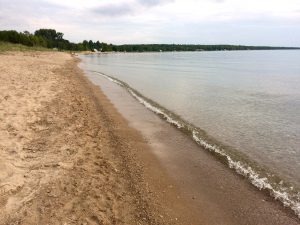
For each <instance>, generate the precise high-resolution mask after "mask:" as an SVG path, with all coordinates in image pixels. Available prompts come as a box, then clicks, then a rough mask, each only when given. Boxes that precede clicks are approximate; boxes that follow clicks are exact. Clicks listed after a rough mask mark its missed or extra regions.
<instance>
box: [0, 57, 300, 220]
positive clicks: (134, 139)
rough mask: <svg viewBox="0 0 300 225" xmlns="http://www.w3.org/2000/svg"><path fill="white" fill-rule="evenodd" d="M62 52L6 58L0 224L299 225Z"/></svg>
mask: <svg viewBox="0 0 300 225" xmlns="http://www.w3.org/2000/svg"><path fill="white" fill-rule="evenodd" d="M77 63H78V59H76V58H73V57H71V56H70V55H69V54H66V53H58V52H42V53H41V52H30V53H29V52H23V53H21V52H6V53H4V54H1V55H0V80H1V85H0V224H1V225H2V224H183V225H184V224H251V225H252V224H289V225H293V224H299V220H298V219H297V218H296V217H295V216H294V215H293V214H292V213H291V212H290V211H288V210H286V209H284V208H283V207H282V206H281V205H280V203H276V202H274V201H273V200H272V199H271V198H270V197H267V195H264V194H263V193H261V192H258V191H257V190H256V189H254V188H253V187H252V186H251V185H249V184H248V183H247V182H246V181H245V180H243V179H242V178H241V177H239V176H237V175H235V174H234V173H232V172H231V171H230V170H228V169H227V168H226V167H225V166H224V165H223V164H221V163H220V162H218V161H217V160H215V159H214V158H213V157H212V156H211V155H210V154H207V153H206V152H205V151H199V147H198V146H196V145H195V144H194V143H193V142H191V141H190V140H188V139H187V137H186V136H184V135H183V134H181V133H180V132H178V131H177V130H176V129H174V128H173V127H171V126H170V125H168V124H166V123H165V122H164V121H162V120H160V119H159V118H158V117H156V115H154V114H153V113H151V112H149V111H147V110H146V109H145V108H143V107H142V106H141V105H139V104H138V103H137V102H136V101H135V100H134V99H132V98H131V97H130V96H129V95H127V93H126V92H124V90H122V89H120V88H118V86H115V85H112V84H111V83H109V82H106V81H105V80H101V88H102V89H103V90H104V92H105V94H106V95H107V96H106V95H104V94H103V93H102V91H101V90H100V89H99V87H98V86H95V85H93V84H92V83H91V82H89V81H88V80H87V79H86V78H85V76H84V75H83V72H82V71H81V70H80V69H79V68H78V67H77Z"/></svg>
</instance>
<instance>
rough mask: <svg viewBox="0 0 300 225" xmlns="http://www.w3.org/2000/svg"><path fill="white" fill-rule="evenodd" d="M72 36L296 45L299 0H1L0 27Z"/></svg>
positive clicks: (118, 40) (74, 38)
mask: <svg viewBox="0 0 300 225" xmlns="http://www.w3.org/2000/svg"><path fill="white" fill-rule="evenodd" d="M39 28H52V29H56V30H57V31H60V32H62V33H64V38H65V39H68V40H70V41H73V42H80V41H82V40H84V39H86V40H93V41H96V40H99V41H103V42H108V43H113V44H140V43H167V44H173V43H174V44H241V45H268V46H298V47H300V0H0V30H11V29H13V30H17V31H25V30H27V31H30V32H34V31H35V30H37V29H39Z"/></svg>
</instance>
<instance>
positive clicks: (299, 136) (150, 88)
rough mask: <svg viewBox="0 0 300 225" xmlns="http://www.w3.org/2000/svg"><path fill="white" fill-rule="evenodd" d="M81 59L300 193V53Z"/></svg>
mask: <svg viewBox="0 0 300 225" xmlns="http://www.w3.org/2000/svg"><path fill="white" fill-rule="evenodd" d="M80 57H81V59H82V60H83V64H82V65H83V67H84V68H85V69H88V70H93V71H99V72H103V73H105V74H107V75H110V76H112V77H115V78H118V79H120V80H122V81H124V82H126V83H128V84H129V85H130V86H131V87H133V88H134V89H136V90H137V91H139V92H140V93H141V94H143V95H144V96H146V97H148V98H150V99H152V100H154V101H156V102H157V103H159V104H160V105H162V106H164V107H165V108H167V109H169V110H171V111H173V112H174V113H176V114H177V115H179V116H181V117H182V118H183V119H185V120H186V121H188V122H190V123H192V124H194V125H195V126H197V127H199V128H201V129H203V130H204V131H206V132H207V133H208V134H209V135H210V136H212V137H214V138H215V139H216V140H218V141H219V142H221V143H223V144H224V145H227V146H230V147H232V148H234V149H237V150H238V151H240V152H242V153H244V154H245V155H247V156H248V157H249V158H251V159H253V160H254V161H256V162H258V163H259V164H261V165H263V166H265V167H267V168H269V169H270V170H271V171H275V172H276V173H277V174H278V175H280V177H282V178H283V179H285V180H288V181H292V182H293V183H294V184H296V186H298V187H300V51H296V50H294V51H232V52H225V51H223V52H180V53H179V52H174V53H127V54H124V53H119V54H101V55H82V56H80Z"/></svg>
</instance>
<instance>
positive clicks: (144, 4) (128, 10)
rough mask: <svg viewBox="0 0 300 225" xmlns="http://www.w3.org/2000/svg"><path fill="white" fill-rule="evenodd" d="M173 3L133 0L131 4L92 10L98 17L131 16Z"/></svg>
mask: <svg viewBox="0 0 300 225" xmlns="http://www.w3.org/2000/svg"><path fill="white" fill-rule="evenodd" d="M170 2H174V0H135V2H133V3H131V4H126V3H120V4H107V5H102V6H99V7H98V8H96V9H93V12H94V13H96V14H98V15H100V16H108V17H116V16H126V15H133V14H136V13H138V12H140V11H141V10H144V9H148V8H152V7H155V6H159V5H163V4H166V3H170Z"/></svg>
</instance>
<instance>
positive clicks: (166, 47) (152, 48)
mask: <svg viewBox="0 0 300 225" xmlns="http://www.w3.org/2000/svg"><path fill="white" fill-rule="evenodd" d="M112 49H113V50H114V51H120V52H124V51H126V52H159V51H163V52H166V51H225V50H227V51H233V50H274V49H278V50H279V49H298V48H289V47H268V46H243V45H184V44H181V45H180V44H140V45H118V46H114V45H113V46H112Z"/></svg>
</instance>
